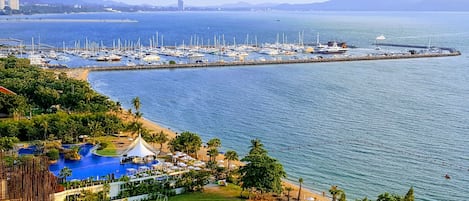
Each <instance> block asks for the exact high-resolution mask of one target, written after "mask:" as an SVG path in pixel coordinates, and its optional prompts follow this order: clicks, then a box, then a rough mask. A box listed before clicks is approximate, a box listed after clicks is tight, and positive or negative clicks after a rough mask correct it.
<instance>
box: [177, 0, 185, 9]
mask: <svg viewBox="0 0 469 201" xmlns="http://www.w3.org/2000/svg"><path fill="white" fill-rule="evenodd" d="M178 10H180V11H183V10H184V0H178Z"/></svg>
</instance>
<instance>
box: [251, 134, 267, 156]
mask: <svg viewBox="0 0 469 201" xmlns="http://www.w3.org/2000/svg"><path fill="white" fill-rule="evenodd" d="M250 148H251V150H250V151H249V154H266V153H267V151H266V150H265V149H264V144H262V143H261V140H259V139H257V138H256V139H254V140H251V146H250Z"/></svg>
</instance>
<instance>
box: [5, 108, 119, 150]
mask: <svg viewBox="0 0 469 201" xmlns="http://www.w3.org/2000/svg"><path fill="white" fill-rule="evenodd" d="M90 122H95V123H90ZM90 124H96V125H98V127H99V128H100V129H101V130H102V131H104V134H112V133H116V132H118V130H120V129H122V128H123V123H122V121H121V120H120V119H119V118H118V117H116V116H115V115H112V114H106V113H95V114H67V113H63V112H59V113H57V114H49V115H37V116H34V117H33V118H32V119H31V120H27V119H23V120H18V121H15V120H4V121H0V136H11V137H13V136H14V137H18V138H19V139H20V140H22V141H30V140H43V139H44V136H49V135H51V134H53V135H54V136H55V137H57V138H58V139H62V142H63V143H77V142H79V140H80V138H79V136H80V135H90V134H91V133H92V132H95V130H92V129H93V127H90V126H89V125H90Z"/></svg>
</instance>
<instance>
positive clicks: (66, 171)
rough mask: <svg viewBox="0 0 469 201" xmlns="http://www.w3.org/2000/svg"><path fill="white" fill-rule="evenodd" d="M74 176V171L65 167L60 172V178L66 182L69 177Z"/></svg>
mask: <svg viewBox="0 0 469 201" xmlns="http://www.w3.org/2000/svg"><path fill="white" fill-rule="evenodd" d="M69 176H72V169H70V168H68V167H67V166H65V167H64V168H62V169H61V170H60V173H59V177H62V178H64V181H67V177H69Z"/></svg>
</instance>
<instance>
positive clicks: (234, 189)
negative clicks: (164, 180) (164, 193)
mask: <svg viewBox="0 0 469 201" xmlns="http://www.w3.org/2000/svg"><path fill="white" fill-rule="evenodd" d="M240 193H241V188H240V187H239V186H235V185H232V184H229V185H228V186H226V187H224V186H220V187H210V188H206V189H205V191H204V192H203V193H186V194H183V195H178V196H174V197H170V198H169V201H186V200H195V201H197V200H199V201H202V200H210V201H223V200H238V201H244V200H245V199H241V198H239V194H240Z"/></svg>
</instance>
